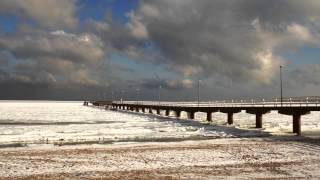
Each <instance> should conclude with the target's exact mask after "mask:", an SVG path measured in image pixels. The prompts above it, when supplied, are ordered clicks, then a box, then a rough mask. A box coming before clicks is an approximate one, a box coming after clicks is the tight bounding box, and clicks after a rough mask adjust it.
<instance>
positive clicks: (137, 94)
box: [136, 88, 139, 104]
mask: <svg viewBox="0 0 320 180" xmlns="http://www.w3.org/2000/svg"><path fill="white" fill-rule="evenodd" d="M136 91H137V104H139V88H137V89H136Z"/></svg>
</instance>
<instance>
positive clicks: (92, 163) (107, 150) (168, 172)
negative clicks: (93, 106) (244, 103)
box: [0, 137, 320, 179]
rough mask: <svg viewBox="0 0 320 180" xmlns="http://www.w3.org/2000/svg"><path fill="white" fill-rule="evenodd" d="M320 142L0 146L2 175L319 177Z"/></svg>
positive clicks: (271, 139) (243, 140)
mask: <svg viewBox="0 0 320 180" xmlns="http://www.w3.org/2000/svg"><path fill="white" fill-rule="evenodd" d="M319 169H320V141H319V139H318V140H312V139H308V138H302V137H267V138H225V139H213V140H198V141H183V142H166V143H164V142H157V143H136V144H134V143H133V144H114V145H83V146H82V145H77V146H61V147H59V146H41V147H38V146H37V147H21V148H7V149H0V177H1V178H0V179H6V178H14V179H19V178H20V179H60V178H72V179H73V178H74V179H79V178H89V179H100V178H102V179H191V178H192V179H194V178H197V179H208V178H209V179H217V178H221V179H241V178H242V179H252V178H263V179H291V178H292V179H300V178H301V179H305V178H311V179H317V178H320V171H319Z"/></svg>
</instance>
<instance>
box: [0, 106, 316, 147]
mask: <svg viewBox="0 0 320 180" xmlns="http://www.w3.org/2000/svg"><path fill="white" fill-rule="evenodd" d="M182 116H183V117H185V116H186V114H182ZM205 117H206V116H205V114H203V113H197V114H196V120H195V121H191V120H187V119H185V118H182V119H175V118H174V117H173V116H172V117H170V118H164V117H160V116H156V115H147V114H137V113H129V112H117V111H108V110H104V109H103V108H96V107H86V106H83V105H82V102H64V101H0V146H1V147H7V146H11V147H12V146H25V145H26V146H29V145H39V144H60V145H61V144H64V145H67V144H70V145H71V144H97V143H131V142H135V143H137V142H151V141H180V140H187V139H188V140H192V139H206V138H228V137H230V138H232V137H250V136H253V137H255V136H267V135H270V134H287V135H290V134H291V131H292V118H291V117H290V116H286V115H280V114H278V113H277V112H271V113H269V114H266V115H264V116H263V127H264V128H263V129H259V130H256V129H254V128H253V127H254V126H255V116H254V115H249V114H246V113H245V112H241V113H238V114H235V115H234V123H235V124H234V125H232V126H228V125H226V119H227V117H226V115H225V114H223V113H214V114H213V122H212V123H211V124H208V123H207V122H205ZM302 132H303V134H304V135H308V136H318V135H319V134H320V113H319V112H311V114H309V115H305V116H303V117H302Z"/></svg>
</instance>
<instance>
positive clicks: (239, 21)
mask: <svg viewBox="0 0 320 180" xmlns="http://www.w3.org/2000/svg"><path fill="white" fill-rule="evenodd" d="M280 65H282V66H283V79H284V84H283V85H284V95H285V96H312V95H320V94H319V92H320V1H319V0H227V1H226V0H100V1H99V0H1V1H0V99H61V100H62V99H68V100H82V99H102V98H111V96H112V94H113V95H114V97H115V98H117V99H119V98H120V97H123V98H124V99H125V100H135V99H137V98H138V99H144V100H154V99H158V92H159V87H160V86H161V87H162V88H161V89H160V93H161V97H162V99H165V100H194V99H196V92H197V84H198V80H199V79H200V80H201V82H200V92H201V93H200V94H201V98H202V99H203V100H204V99H206V100H214V99H241V98H247V99H248V98H271V97H277V96H279V92H280V88H279V86H280V85H279V84H280V83H279V66H280ZM112 92H113V93H112Z"/></svg>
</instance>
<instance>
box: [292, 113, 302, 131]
mask: <svg viewBox="0 0 320 180" xmlns="http://www.w3.org/2000/svg"><path fill="white" fill-rule="evenodd" d="M292 117H293V118H292V119H293V133H296V134H297V135H301V114H293V115H292Z"/></svg>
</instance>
